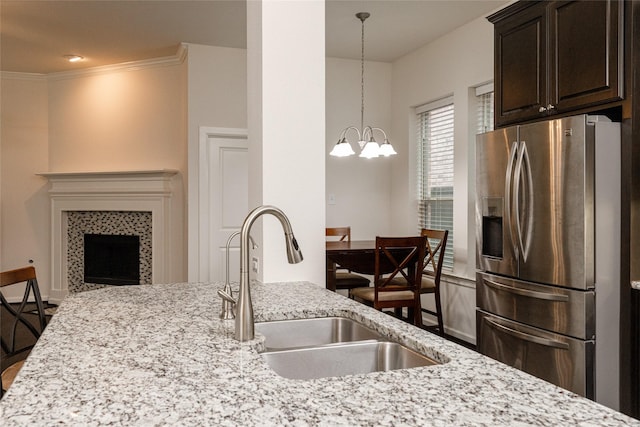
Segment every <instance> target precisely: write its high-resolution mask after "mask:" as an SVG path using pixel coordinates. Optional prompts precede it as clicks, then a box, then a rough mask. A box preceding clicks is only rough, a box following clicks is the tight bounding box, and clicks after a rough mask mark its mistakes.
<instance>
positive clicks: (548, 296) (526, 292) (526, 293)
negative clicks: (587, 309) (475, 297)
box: [482, 279, 569, 302]
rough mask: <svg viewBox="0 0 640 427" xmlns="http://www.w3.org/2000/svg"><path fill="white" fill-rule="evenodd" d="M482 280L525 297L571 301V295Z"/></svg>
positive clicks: (493, 286)
mask: <svg viewBox="0 0 640 427" xmlns="http://www.w3.org/2000/svg"><path fill="white" fill-rule="evenodd" d="M482 280H483V281H484V283H485V284H486V285H487V286H489V287H490V288H494V289H498V290H503V291H506V292H509V293H512V294H516V295H521V296H524V297H529V298H536V299H541V300H545V301H557V302H568V301H569V296H567V295H562V294H550V293H546V292H537V291H531V290H529V289H521V288H514V287H512V286H508V285H505V284H502V283H498V282H494V281H493V280H488V279H482Z"/></svg>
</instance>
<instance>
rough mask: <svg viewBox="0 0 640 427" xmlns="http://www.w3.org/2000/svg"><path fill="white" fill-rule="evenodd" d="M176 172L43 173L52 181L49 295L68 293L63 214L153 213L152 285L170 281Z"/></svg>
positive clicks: (59, 296)
mask: <svg viewBox="0 0 640 427" xmlns="http://www.w3.org/2000/svg"><path fill="white" fill-rule="evenodd" d="M177 173H178V171H176V170H170V169H161V170H146V171H121V172H61V173H41V174H38V175H40V176H44V177H46V178H47V179H48V180H49V182H50V184H51V185H50V188H49V196H50V199H51V293H50V296H49V299H50V301H52V302H54V303H55V302H59V301H61V300H62V299H64V297H65V296H66V295H67V294H68V292H69V286H68V276H67V249H68V248H67V238H66V227H67V224H66V214H67V212H69V211H142V212H151V215H152V219H151V222H152V281H153V283H165V282H167V281H169V280H170V278H171V277H172V271H171V268H172V262H171V249H172V244H173V243H174V238H173V236H172V227H171V224H172V219H171V213H172V206H171V203H172V191H173V189H172V185H173V182H172V181H173V178H174V176H175V175H176V174H177Z"/></svg>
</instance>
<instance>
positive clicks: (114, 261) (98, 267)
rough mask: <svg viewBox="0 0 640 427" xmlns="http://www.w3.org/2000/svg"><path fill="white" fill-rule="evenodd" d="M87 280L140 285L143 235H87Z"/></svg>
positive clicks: (85, 274) (85, 273) (101, 282)
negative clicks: (141, 236)
mask: <svg viewBox="0 0 640 427" xmlns="http://www.w3.org/2000/svg"><path fill="white" fill-rule="evenodd" d="M84 282H85V283H96V284H105V285H139V284H140V236H127V235H117V234H85V235H84Z"/></svg>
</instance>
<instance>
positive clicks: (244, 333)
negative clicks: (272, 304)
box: [235, 206, 302, 341]
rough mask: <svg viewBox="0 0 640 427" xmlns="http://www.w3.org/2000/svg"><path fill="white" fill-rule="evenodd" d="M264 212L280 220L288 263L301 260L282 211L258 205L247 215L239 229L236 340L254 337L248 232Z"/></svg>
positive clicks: (295, 262)
mask: <svg viewBox="0 0 640 427" xmlns="http://www.w3.org/2000/svg"><path fill="white" fill-rule="evenodd" d="M264 214H270V215H273V216H275V217H276V218H277V219H278V220H279V221H280V224H281V225H282V228H283V229H284V237H285V240H286V245H287V259H288V261H289V264H297V263H299V262H300V261H302V252H301V251H300V248H299V247H298V242H297V241H296V238H295V236H294V235H293V230H292V229H291V223H290V222H289V219H288V218H287V216H286V215H285V214H284V212H282V211H281V210H280V209H278V208H277V207H275V206H259V207H257V208H255V209H254V210H252V211H251V212H250V213H249V215H247V217H246V218H245V220H244V222H243V223H242V228H241V229H240V291H239V293H238V300H237V304H236V325H235V326H236V331H235V338H236V339H237V340H238V341H249V340H252V339H253V338H254V318H253V304H252V303H251V292H250V290H249V283H250V282H249V269H250V263H249V240H250V237H249V234H250V232H251V226H252V225H253V223H254V222H255V220H256V219H258V217H260V216H261V215H264Z"/></svg>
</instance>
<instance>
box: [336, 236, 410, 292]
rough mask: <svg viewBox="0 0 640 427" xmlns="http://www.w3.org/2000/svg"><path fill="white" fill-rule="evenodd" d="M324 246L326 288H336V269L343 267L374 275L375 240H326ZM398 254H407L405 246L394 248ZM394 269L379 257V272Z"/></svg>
mask: <svg viewBox="0 0 640 427" xmlns="http://www.w3.org/2000/svg"><path fill="white" fill-rule="evenodd" d="M325 248H326V262H327V272H326V288H327V289H329V290H330V291H334V292H335V290H336V271H337V270H338V268H344V269H347V270H349V271H352V272H355V273H360V274H370V275H374V274H375V271H376V258H375V249H376V241H375V240H351V241H346V240H343V241H327V242H326V244H325ZM394 252H396V253H397V254H398V255H402V254H408V253H409V249H407V248H396V249H395V251H394ZM393 270H394V266H393V265H392V263H391V261H390V260H389V259H387V258H386V257H380V273H381V274H384V273H390V272H392V271H393Z"/></svg>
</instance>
